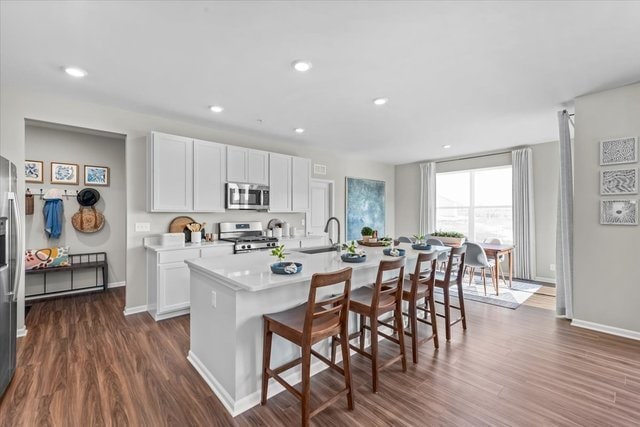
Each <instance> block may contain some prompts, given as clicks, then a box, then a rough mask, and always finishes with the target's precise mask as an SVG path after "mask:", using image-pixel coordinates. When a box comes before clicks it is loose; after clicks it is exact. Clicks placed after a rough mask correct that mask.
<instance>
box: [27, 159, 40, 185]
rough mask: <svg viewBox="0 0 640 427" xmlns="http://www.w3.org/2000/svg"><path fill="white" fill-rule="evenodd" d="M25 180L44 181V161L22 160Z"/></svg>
mask: <svg viewBox="0 0 640 427" xmlns="http://www.w3.org/2000/svg"><path fill="white" fill-rule="evenodd" d="M24 180H25V182H44V162H42V161H40V160H25V161H24Z"/></svg>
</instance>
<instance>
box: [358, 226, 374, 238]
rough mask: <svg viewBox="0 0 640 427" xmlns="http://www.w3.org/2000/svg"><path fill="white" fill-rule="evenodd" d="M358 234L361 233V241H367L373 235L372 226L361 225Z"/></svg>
mask: <svg viewBox="0 0 640 427" xmlns="http://www.w3.org/2000/svg"><path fill="white" fill-rule="evenodd" d="M360 234H362V241H363V242H368V241H369V239H371V236H373V228H371V227H366V226H365V227H362V230H360Z"/></svg>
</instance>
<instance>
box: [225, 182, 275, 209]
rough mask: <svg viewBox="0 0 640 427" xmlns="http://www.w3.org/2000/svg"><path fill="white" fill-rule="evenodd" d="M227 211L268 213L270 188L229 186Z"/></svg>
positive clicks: (247, 185) (251, 185) (253, 185)
mask: <svg viewBox="0 0 640 427" xmlns="http://www.w3.org/2000/svg"><path fill="white" fill-rule="evenodd" d="M226 200H227V203H226V206H227V209H247V210H260V211H266V210H267V209H269V187H268V186H266V185H256V184H235V183H231V182H230V183H228V184H227V196H226Z"/></svg>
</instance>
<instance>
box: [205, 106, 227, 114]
mask: <svg viewBox="0 0 640 427" xmlns="http://www.w3.org/2000/svg"><path fill="white" fill-rule="evenodd" d="M209 110H211V111H212V112H214V113H222V112H223V111H224V108H222V107H221V106H219V105H212V106H211V107H209Z"/></svg>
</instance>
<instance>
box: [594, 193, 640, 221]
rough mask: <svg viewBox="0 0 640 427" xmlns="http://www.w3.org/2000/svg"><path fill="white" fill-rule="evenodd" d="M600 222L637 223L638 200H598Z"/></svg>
mask: <svg viewBox="0 0 640 427" xmlns="http://www.w3.org/2000/svg"><path fill="white" fill-rule="evenodd" d="M600 224H605V225H638V200H635V199H620V200H600Z"/></svg>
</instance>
